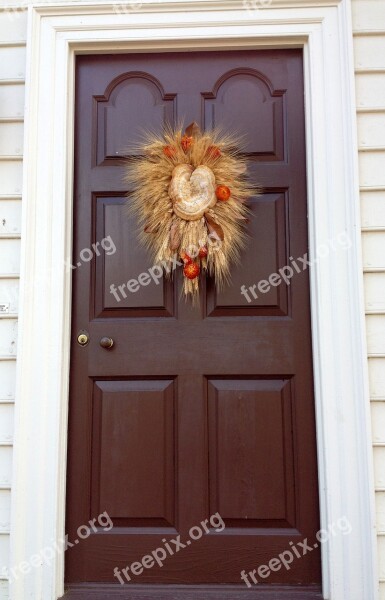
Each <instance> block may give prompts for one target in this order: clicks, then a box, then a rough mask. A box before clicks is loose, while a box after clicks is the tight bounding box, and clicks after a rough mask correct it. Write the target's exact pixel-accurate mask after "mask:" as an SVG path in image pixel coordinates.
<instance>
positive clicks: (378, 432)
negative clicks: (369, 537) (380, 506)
mask: <svg viewBox="0 0 385 600" xmlns="http://www.w3.org/2000/svg"><path fill="white" fill-rule="evenodd" d="M370 408H371V415H372V438H373V442H374V443H376V444H382V443H385V401H384V402H372V403H371V406H370ZM384 497H385V492H384ZM384 531H385V529H384Z"/></svg>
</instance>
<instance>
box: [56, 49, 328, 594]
mask: <svg viewBox="0 0 385 600" xmlns="http://www.w3.org/2000/svg"><path fill="white" fill-rule="evenodd" d="M76 90H77V94H76V144H75V173H76V176H75V186H74V191H75V213H74V260H73V264H76V262H77V261H78V257H79V256H81V251H82V249H84V248H92V247H93V246H92V244H96V243H97V242H98V241H99V242H100V240H102V239H103V238H105V237H107V236H111V239H112V240H113V243H114V245H115V247H116V252H114V253H111V252H99V253H98V254H97V253H94V256H93V259H92V260H89V261H88V262H85V261H83V262H81V261H80V266H78V267H77V268H76V269H75V270H74V272H73V277H74V286H73V318H72V331H73V340H74V343H73V348H72V357H71V395H70V414H69V445H68V489H67V498H68V503H67V531H68V533H69V539H71V538H76V530H77V528H78V527H79V526H80V525H82V524H86V523H87V522H88V521H89V520H90V519H92V518H95V517H97V516H98V515H99V514H100V513H102V512H103V511H107V512H108V514H109V515H110V517H111V518H112V520H113V522H114V528H113V529H112V530H111V531H109V532H105V531H102V530H98V531H97V532H95V533H93V534H92V535H91V536H90V537H89V538H87V539H85V540H82V542H81V543H79V544H78V545H77V546H76V547H74V548H71V551H70V552H68V553H67V557H66V559H67V562H66V580H67V582H68V583H69V584H76V583H83V582H95V585H96V584H97V582H99V583H102V582H104V583H111V584H112V583H115V584H116V583H117V581H116V579H115V578H114V574H113V573H114V568H115V567H116V566H117V567H119V568H120V569H123V568H125V567H126V566H127V565H130V564H131V563H133V562H134V561H138V560H140V559H141V557H142V556H143V555H145V554H149V553H151V552H152V551H153V550H155V549H156V548H157V547H159V546H160V545H162V540H163V539H166V540H169V539H171V538H172V537H175V535H178V534H180V535H181V536H182V539H183V538H187V537H188V532H189V529H190V528H191V527H192V526H197V525H199V524H200V523H201V521H203V520H205V519H208V518H209V517H210V515H212V514H214V513H216V512H219V514H220V515H221V517H222V518H223V519H224V522H225V524H226V528H225V529H224V530H223V531H222V532H220V533H218V532H215V531H214V530H211V531H210V533H209V534H208V535H204V536H203V537H202V538H201V539H199V540H197V541H195V542H194V543H191V545H189V547H188V548H186V549H184V550H183V551H181V552H178V553H176V554H174V555H173V556H172V557H170V558H168V560H167V561H165V564H164V566H163V567H162V568H160V567H158V566H155V567H153V568H151V569H145V570H144V572H143V573H142V574H141V575H140V577H139V576H138V577H136V578H135V582H134V583H135V584H141V585H144V586H146V585H147V586H148V590H151V589H154V590H155V589H156V590H157V591H156V592H155V591H154V595H153V596H152V595H151V593H152V592H151V591H149V592H148V593H149V595H148V598H152V597H154V598H155V597H158V595H159V594H160V592H159V590H162V589H164V590H166V589H168V588H161V587H159V585H161V584H178V585H182V584H183V585H187V586H188V585H192V584H199V585H200V586H203V587H204V586H208V587H207V593H209V590H210V589H211V588H210V585H214V584H229V585H231V584H239V586H242V587H239V590H242V589H243V588H245V586H244V584H243V583H242V582H241V579H240V572H241V571H242V570H244V569H245V570H246V571H250V570H252V569H255V568H258V566H259V565H261V564H266V563H268V562H269V561H270V559H271V558H273V557H275V556H277V555H279V554H280V553H282V552H283V551H284V550H286V549H287V548H288V547H289V543H290V541H294V542H296V541H302V539H303V538H305V537H307V538H309V539H313V538H314V536H315V533H316V532H317V530H318V528H319V516H318V490H317V463H316V442H315V417H314V400H313V380H312V355H311V329H310V307H309V281H308V274H307V272H301V273H299V274H297V275H296V276H295V277H293V278H292V280H291V283H290V285H289V286H286V285H284V284H282V285H280V286H277V287H271V290H270V291H269V292H268V293H260V292H259V291H257V293H256V297H253V296H251V298H250V299H251V301H250V302H248V301H247V300H246V298H245V297H244V296H242V295H241V293H240V291H241V290H240V288H241V286H242V285H245V286H246V287H248V286H252V285H254V284H256V283H258V282H259V281H260V280H261V279H267V278H268V277H269V275H270V274H271V273H274V272H276V271H278V270H279V269H280V268H281V267H283V266H285V265H287V264H290V262H289V261H290V260H292V259H291V258H290V257H294V258H296V257H302V256H303V255H304V254H305V253H306V252H307V208H306V171H305V140H304V112H303V111H304V109H303V79H302V53H301V52H300V51H299V50H287V51H247V52H244V51H233V52H191V53H158V54H126V55H109V56H103V55H98V56H81V57H78V59H77V69H76ZM180 120H184V123H185V125H187V124H188V123H189V122H191V121H196V122H198V123H199V124H200V125H201V127H203V128H205V127H206V128H209V127H211V126H212V125H216V126H222V127H224V128H225V129H228V128H230V129H233V130H236V131H238V132H239V133H241V134H244V135H245V141H246V151H247V154H248V155H249V159H250V176H251V178H252V180H253V181H254V182H256V183H259V184H260V185H262V186H263V193H262V195H261V196H259V197H255V198H251V199H250V207H251V210H252V218H251V220H250V225H249V233H250V240H249V242H248V244H247V248H246V250H245V252H244V253H243V255H242V260H241V263H240V265H239V266H237V267H234V268H233V270H232V274H233V279H232V284H231V285H230V286H228V287H226V288H225V289H223V290H221V291H217V290H216V289H215V287H214V285H213V281H211V280H210V279H207V280H202V286H201V288H202V290H201V298H200V306H199V307H198V308H193V307H191V306H190V305H189V304H188V303H186V302H185V301H184V300H183V299H181V284H182V281H181V274H180V273H178V274H177V275H176V276H175V277H173V279H171V280H163V281H159V282H158V283H157V284H156V283H155V282H154V281H150V282H149V283H148V284H147V285H142V286H135V285H134V284H132V280H136V279H137V278H138V276H139V275H140V274H141V273H144V272H146V271H147V270H148V269H149V268H151V266H152V263H151V259H150V257H149V256H148V254H147V252H146V251H145V250H144V249H143V248H142V247H141V245H140V244H139V243H138V239H137V224H136V222H135V220H134V219H133V218H132V217H129V216H128V215H127V210H126V208H125V202H126V200H125V196H126V193H127V192H129V190H127V189H126V188H125V184H124V179H123V175H124V166H123V165H122V156H124V155H127V154H128V155H130V154H131V155H133V154H135V153H136V152H137V151H138V150H137V148H135V144H137V142H138V140H140V136H141V135H142V133H143V130H146V129H153V130H154V129H155V130H157V129H159V128H161V127H162V125H163V124H165V123H167V122H171V123H176V122H179V121H180ZM129 281H131V285H130V284H128V282H129ZM112 284H114V285H115V286H116V287H117V288H119V286H123V284H124V286H123V287H122V289H123V290H124V294H120V293H119V295H118V296H117V297H115V296H114V295H113V294H111V292H110V286H111V285H112ZM135 288H136V289H135ZM82 329H85V330H87V331H88V332H89V335H90V342H89V344H88V345H87V346H85V347H80V346H79V345H78V344H77V343H76V338H77V334H78V332H79V330H82ZM103 336H109V337H111V338H113V340H114V346H113V347H112V348H111V349H110V350H106V349H104V348H102V347H101V346H100V345H99V340H100V339H101V338H102V337H103ZM320 571H321V569H320V555H319V549H317V550H316V549H314V550H313V551H312V552H311V553H309V554H308V555H307V556H306V557H303V558H302V559H301V560H298V561H296V562H295V563H294V564H293V565H292V567H291V569H290V570H286V569H281V570H280V571H278V572H273V573H271V575H270V577H269V581H268V583H269V584H285V585H289V586H290V585H294V584H301V585H302V586H310V585H311V584H319V583H320V577H321V575H320ZM155 584H159V585H158V587H157V588H151V585H155ZM95 589H97V588H95ZM101 589H104V588H101ZM146 589H147V588H146ZM186 589H188V588H186ZM205 589H206V588H205ZM223 589H224V590H225V588H223ZM226 589H227V588H226ZM230 589H234V588H229V590H230ZM236 589H238V588H236ZM282 589H283V588H282ZM285 589H286V588H285ZM303 589H304V588H303ZM309 589H310V587H309ZM289 590H290V588H288V589H287V590H286V592H282V595H281V596H280V597H282V598H286V597H287V598H289V597H290V598H293V597H294V596H293V595H292V594H291V592H290V591H289ZM109 593H110V592H109ZM166 593H167V592H166V591H165V594H166ZM223 593H224V594H225V592H223ZM229 593H230V592H229ZM198 596H199V595H197V596H196V597H198ZM90 597H91V596H90ZM92 597H93V596H92ZM119 597H120V596H119ZM127 597H128V596H127ZM146 597H147V596H146ZM162 597H163V596H162ZM165 597H166V596H165ZM171 597H174V596H172V592H171V591H170V598H171ZM175 597H176V596H175ZM199 597H200V596H199ZM218 597H221V596H220V595H219V596H218ZM233 597H234V598H235V597H238V596H237V593H235V592H234V595H233ZM309 597H310V596H309ZM312 597H313V596H312Z"/></svg>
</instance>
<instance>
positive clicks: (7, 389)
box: [0, 360, 16, 400]
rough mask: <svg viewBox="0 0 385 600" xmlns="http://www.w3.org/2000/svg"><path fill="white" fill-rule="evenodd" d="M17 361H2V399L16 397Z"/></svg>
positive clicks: (0, 366) (0, 365) (0, 395)
mask: <svg viewBox="0 0 385 600" xmlns="http://www.w3.org/2000/svg"><path fill="white" fill-rule="evenodd" d="M15 384H16V361H10V360H7V361H0V400H13V399H14V398H15Z"/></svg>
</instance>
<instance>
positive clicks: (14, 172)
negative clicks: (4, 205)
mask: <svg viewBox="0 0 385 600" xmlns="http://www.w3.org/2000/svg"><path fill="white" fill-rule="evenodd" d="M0 90H1V86H0ZM22 182H23V163H22V162H21V161H3V162H0V195H2V196H6V195H7V194H11V195H13V194H20V193H21V189H22V184H23V183H22Z"/></svg>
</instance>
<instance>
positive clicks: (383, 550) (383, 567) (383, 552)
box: [377, 535, 385, 580]
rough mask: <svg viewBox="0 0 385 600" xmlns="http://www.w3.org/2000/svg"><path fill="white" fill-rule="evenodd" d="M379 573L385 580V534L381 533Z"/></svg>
mask: <svg viewBox="0 0 385 600" xmlns="http://www.w3.org/2000/svg"><path fill="white" fill-rule="evenodd" d="M377 539H378V562H379V565H378V567H379V569H378V571H379V572H378V575H379V577H380V579H384V580H385V536H383V535H380V536H379V537H378V538H377Z"/></svg>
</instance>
